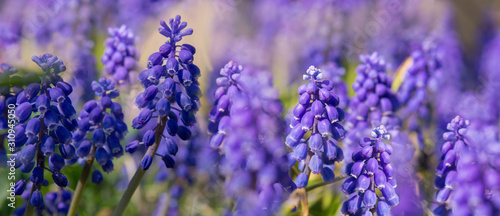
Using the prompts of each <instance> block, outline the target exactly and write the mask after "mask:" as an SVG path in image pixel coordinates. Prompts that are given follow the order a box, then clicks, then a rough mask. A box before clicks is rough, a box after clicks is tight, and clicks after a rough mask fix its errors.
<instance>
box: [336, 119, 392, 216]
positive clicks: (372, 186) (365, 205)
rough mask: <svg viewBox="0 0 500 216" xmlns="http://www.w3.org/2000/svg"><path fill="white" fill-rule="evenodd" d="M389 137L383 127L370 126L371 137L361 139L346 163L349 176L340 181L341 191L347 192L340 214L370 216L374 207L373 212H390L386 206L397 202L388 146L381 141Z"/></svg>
mask: <svg viewBox="0 0 500 216" xmlns="http://www.w3.org/2000/svg"><path fill="white" fill-rule="evenodd" d="M389 139H390V135H389V133H388V132H387V130H386V129H385V127H384V126H380V127H377V128H374V129H373V130H372V133H371V138H370V137H364V138H362V139H361V141H360V143H359V146H358V150H357V151H356V153H355V154H354V155H353V156H352V160H353V162H351V163H349V164H348V165H347V167H349V172H348V174H349V175H350V177H349V178H347V179H346V180H345V181H344V183H343V184H342V191H343V192H344V193H345V194H347V195H348V199H347V200H346V201H345V202H344V204H343V205H342V209H341V211H342V214H344V215H372V211H375V209H376V212H377V215H380V216H383V215H391V212H390V208H391V207H394V206H396V205H398V204H399V196H398V195H397V194H396V191H395V189H394V188H395V187H396V186H397V184H396V179H395V178H394V174H395V173H394V172H395V170H394V167H393V165H392V163H391V154H392V151H393V150H392V146H391V145H390V144H388V143H384V142H383V140H389ZM377 189H378V190H379V191H380V193H378V194H377V192H376V190H377ZM380 194H381V195H382V196H380Z"/></svg>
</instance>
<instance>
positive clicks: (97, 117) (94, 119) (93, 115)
mask: <svg viewBox="0 0 500 216" xmlns="http://www.w3.org/2000/svg"><path fill="white" fill-rule="evenodd" d="M101 119H102V110H101V108H99V107H95V108H94V109H92V111H91V112H90V113H89V122H90V124H92V125H96V124H98V123H99V122H100V121H101Z"/></svg>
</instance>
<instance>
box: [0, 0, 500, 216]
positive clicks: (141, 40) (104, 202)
mask: <svg viewBox="0 0 500 216" xmlns="http://www.w3.org/2000/svg"><path fill="white" fill-rule="evenodd" d="M499 10H500V2H499V1H495V0H489V1H487V0H482V1H459V0H456V1H451V0H450V1H445V0H380V1H379V0H377V1H369V0H352V1H342V0H331V1H330V0H325V1H320V0H310V1H307V0H267V1H266V0H248V1H246V0H185V1H175V0H163V1H162V0H157V1H154V0H144V1H141V0H116V1H104V0H68V1H63V0H1V1H0V63H3V62H5V63H9V64H11V65H13V66H15V67H16V68H18V69H19V70H20V71H21V73H27V72H33V71H35V72H37V71H38V70H39V69H38V68H37V66H36V64H33V63H32V62H31V59H30V58H31V56H33V55H39V54H42V53H52V54H54V55H56V56H58V57H59V58H60V59H62V60H63V61H64V62H65V64H66V66H67V68H68V70H67V72H66V73H64V74H63V77H64V78H65V80H72V79H73V78H75V76H77V73H79V76H84V77H88V78H89V79H90V78H92V77H94V79H95V78H97V77H100V76H101V75H102V74H103V72H102V70H103V65H102V63H101V61H100V57H101V56H102V54H103V52H104V40H105V38H106V37H107V28H108V27H118V26H120V25H127V26H128V27H130V28H131V29H132V31H133V32H134V34H135V36H136V41H135V44H136V47H137V49H138V50H139V53H140V58H139V63H138V69H137V70H138V71H141V70H142V69H145V68H146V67H145V66H146V63H147V58H148V56H149V54H151V53H153V52H156V51H157V49H158V47H159V45H161V44H163V43H164V42H165V38H164V37H163V36H161V35H160V34H158V31H157V28H158V27H159V21H160V20H168V19H169V18H171V17H174V16H175V15H177V14H179V15H181V16H182V18H183V20H184V21H186V22H188V26H189V27H191V28H193V29H194V34H193V35H192V36H189V37H185V38H184V40H183V42H184V43H189V44H192V45H194V46H195V47H196V49H197V53H196V55H195V63H196V64H197V65H198V66H199V67H200V69H201V71H202V77H201V78H200V83H201V84H200V86H201V88H202V90H203V93H204V97H203V98H202V105H203V107H202V109H201V112H200V114H199V115H198V116H197V117H198V122H199V125H200V128H206V125H207V118H208V117H207V116H208V112H209V111H210V109H211V106H212V101H213V100H212V98H211V95H212V94H213V91H214V90H215V88H214V87H213V86H214V80H215V78H216V76H217V73H218V71H219V70H220V68H221V67H223V66H224V64H226V63H227V62H228V61H230V60H233V61H237V62H238V63H240V64H243V65H245V66H248V67H254V68H259V69H262V70H266V71H269V73H272V74H273V75H274V85H275V86H276V87H277V88H278V89H279V92H280V98H281V99H282V102H283V104H284V105H285V108H286V109H285V110H288V109H289V108H293V105H294V103H295V101H297V95H296V90H295V89H296V88H297V87H298V85H299V84H301V74H302V73H303V72H304V71H305V70H306V69H307V67H308V66H309V65H311V64H314V65H317V66H319V67H328V66H331V67H333V68H335V70H344V71H345V74H344V75H343V76H342V77H343V79H344V80H345V81H346V82H347V85H348V86H349V89H348V90H349V92H350V93H351V94H352V90H351V89H350V84H351V83H352V81H353V79H354V77H355V73H354V69H355V67H356V66H357V63H358V59H357V58H358V55H359V54H365V53H371V52H373V51H377V52H379V53H380V54H382V55H383V56H384V57H386V60H387V61H388V63H389V71H390V73H391V74H393V75H394V76H396V73H397V69H398V68H399V67H400V66H401V65H403V64H404V62H405V60H406V58H407V57H408V56H409V55H410V53H411V52H412V51H413V50H414V49H415V48H417V47H418V46H419V45H420V44H421V43H422V41H424V40H426V39H428V38H433V39H435V38H437V39H438V41H439V43H456V47H457V49H458V50H460V53H461V55H460V56H461V57H460V58H458V59H456V62H455V63H456V65H459V66H457V74H460V77H461V80H462V83H463V86H465V87H464V88H468V89H475V88H480V85H481V82H482V81H481V80H480V79H479V76H478V71H479V70H478V67H479V66H478V64H477V62H480V58H481V53H482V51H483V50H484V49H485V46H486V44H487V42H488V41H489V40H491V38H492V37H493V36H494V35H495V32H496V28H497V27H498V20H499V18H500V17H499V12H500V11H499ZM396 82H397V80H396ZM82 88H83V87H82ZM141 90H142V87H141V86H140V85H139V84H135V85H131V86H129V87H128V88H126V89H124V90H122V92H121V94H122V96H121V98H120V100H121V101H122V102H123V103H122V106H123V110H124V111H125V118H126V121H125V122H126V123H127V124H130V123H131V122H132V119H133V118H134V117H135V116H136V115H137V113H138V111H139V109H138V108H137V107H135V106H134V104H133V102H134V99H135V97H136V95H137V94H138V93H139V92H140V91H141ZM88 94H92V93H91V92H88V91H86V90H85V89H83V90H82V91H81V92H80V94H79V95H77V96H75V97H88ZM455 99H457V98H452V99H449V100H451V101H453V100H455ZM449 100H448V101H449ZM77 109H81V105H80V107H79V108H77ZM450 109H451V108H450ZM450 113H451V111H450ZM284 115H286V113H284ZM450 115H451V114H450ZM451 118H452V116H450V117H449V118H445V119H451ZM129 131H130V133H129V140H130V139H132V138H133V137H134V135H135V134H137V133H138V132H137V131H136V130H133V129H132V128H129ZM126 143H127V140H125V141H124V143H122V144H123V145H125V144H126ZM430 148H432V147H430ZM136 156H137V157H134V155H130V154H126V155H125V156H124V157H121V158H120V159H118V160H117V161H116V162H115V171H114V172H112V173H110V174H105V177H104V182H103V183H101V185H98V186H97V185H93V184H89V185H88V186H87V188H86V189H85V192H84V195H83V198H82V201H81V203H80V211H79V215H81V216H85V215H109V214H110V213H111V212H112V210H113V208H114V207H115V206H116V204H117V203H118V201H119V199H120V198H121V195H122V194H123V191H124V189H125V187H126V186H127V184H128V179H130V178H131V176H132V175H133V172H134V171H135V169H136V167H137V166H138V163H139V161H140V158H139V156H138V155H136ZM162 166H163V165H162V164H161V166H157V167H155V168H154V169H153V170H151V171H150V172H148V173H147V174H146V177H145V178H144V180H143V182H142V184H141V186H140V187H139V189H138V190H137V191H136V194H135V195H134V197H133V198H132V202H131V204H130V206H129V208H128V209H127V212H126V215H151V214H156V213H160V214H159V215H161V213H162V212H165V211H166V210H164V209H162V206H163V208H165V206H168V205H169V203H170V202H169V199H170V197H169V195H168V194H169V193H168V192H169V188H170V183H169V181H168V177H165V178H166V179H167V180H162V181H159V180H158V178H159V177H158V173H166V174H165V175H167V176H168V173H169V172H171V171H170V170H166V169H162V168H158V167H162ZM6 172H7V170H5V169H1V170H0V177H1V178H0V197H6V196H7V195H6V194H7V192H6V190H7V184H6V180H7V179H6V178H4V176H6ZM80 172H81V167H78V166H77V167H75V168H72V169H67V170H65V174H67V176H68V179H69V181H70V182H72V183H73V184H71V185H70V187H69V189H70V190H72V189H74V188H75V187H76V182H77V180H78V178H79V174H80ZM17 175H18V176H21V175H26V174H21V173H18V174H17ZM208 176H209V173H207V172H206V171H203V170H200V171H199V173H198V175H197V176H196V178H195V181H194V184H193V185H192V186H189V187H188V188H187V190H186V193H185V195H184V196H183V197H182V199H180V200H179V203H178V206H179V208H180V215H220V214H221V211H222V209H223V205H224V203H223V202H222V201H221V200H223V199H222V198H221V196H222V193H223V191H222V188H221V186H222V185H219V184H217V183H211V182H210V181H208V180H207V179H208ZM25 177H26V176H25ZM420 178H432V176H430V175H426V173H425V172H424V173H423V174H422V175H421V176H420ZM317 180H318V181H320V178H317ZM313 181H314V180H313ZM312 183H314V182H312ZM310 184H311V183H310ZM335 187H338V185H337V186H335V185H330V186H327V187H324V188H322V189H320V190H316V191H314V192H312V193H310V194H308V199H309V205H310V209H311V212H310V213H311V214H312V215H335V214H336V213H337V212H338V209H339V207H340V205H341V201H340V200H341V198H342V194H341V192H340V191H338V190H336V189H334V188H335ZM44 190H46V191H44V192H47V191H53V190H57V189H56V187H53V188H50V187H49V188H45V189H44ZM424 196H431V193H429V194H427V195H424ZM292 199H293V197H292ZM22 202H23V201H22V200H21V199H18V202H17V204H18V205H21V204H22ZM0 203H1V205H0V214H1V215H10V214H12V212H13V210H12V209H11V208H8V207H7V201H6V200H3V199H2V201H1V202H0ZM287 207H289V206H286V205H285V207H284V210H283V212H284V213H286V212H287ZM288 210H289V209H288ZM423 211H425V210H423ZM294 214H298V213H289V215H294ZM407 215H411V214H407Z"/></svg>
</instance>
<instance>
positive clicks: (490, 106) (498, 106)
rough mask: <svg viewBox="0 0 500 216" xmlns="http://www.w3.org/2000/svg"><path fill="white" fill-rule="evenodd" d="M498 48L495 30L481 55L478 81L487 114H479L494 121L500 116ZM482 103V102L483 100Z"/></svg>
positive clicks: (499, 43)
mask: <svg viewBox="0 0 500 216" xmlns="http://www.w3.org/2000/svg"><path fill="white" fill-rule="evenodd" d="M499 48H500V32H497V33H496V35H495V37H494V38H493V39H492V40H491V41H490V42H489V43H488V44H487V46H486V48H485V51H484V52H483V54H482V56H481V65H480V79H481V80H480V82H481V84H482V85H483V86H482V88H483V89H482V94H483V95H484V98H485V99H486V101H485V103H486V106H481V108H482V109H485V110H486V111H487V112H488V113H489V115H480V116H481V117H483V118H485V119H484V120H485V121H488V122H495V121H498V119H499V118H500V111H499V110H500V102H499V101H498V98H499V97H500V94H499V93H498V89H499V88H500V75H498V72H497V71H496V68H498V66H499V62H498V55H499ZM483 103H484V102H483Z"/></svg>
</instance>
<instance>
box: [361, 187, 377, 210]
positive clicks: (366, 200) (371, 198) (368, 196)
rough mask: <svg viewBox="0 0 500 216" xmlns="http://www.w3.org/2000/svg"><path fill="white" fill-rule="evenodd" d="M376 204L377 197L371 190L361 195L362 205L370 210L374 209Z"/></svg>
mask: <svg viewBox="0 0 500 216" xmlns="http://www.w3.org/2000/svg"><path fill="white" fill-rule="evenodd" d="M376 203H377V195H376V194H375V192H374V191H372V190H366V191H365V193H364V194H363V204H364V205H365V206H366V207H368V208H370V209H371V208H373V207H375V204H376Z"/></svg>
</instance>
